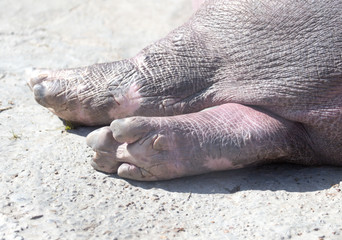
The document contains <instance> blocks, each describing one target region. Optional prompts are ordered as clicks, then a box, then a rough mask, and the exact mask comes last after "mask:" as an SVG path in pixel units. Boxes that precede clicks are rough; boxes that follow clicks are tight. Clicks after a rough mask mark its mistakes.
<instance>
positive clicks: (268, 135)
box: [87, 104, 312, 181]
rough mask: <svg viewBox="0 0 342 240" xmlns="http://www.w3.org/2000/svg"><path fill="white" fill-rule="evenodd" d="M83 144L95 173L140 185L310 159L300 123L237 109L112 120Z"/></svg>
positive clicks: (230, 106)
mask: <svg viewBox="0 0 342 240" xmlns="http://www.w3.org/2000/svg"><path fill="white" fill-rule="evenodd" d="M87 144H88V145H89V146H90V147H91V148H92V149H93V150H94V151H95V155H94V157H93V162H92V166H93V167H94V168H95V169H97V170H99V171H102V172H107V173H116V172H117V173H118V175H119V176H120V177H123V178H129V179H134V180H142V181H155V180H165V179H172V178H177V177H182V176H187V175H196V174H201V173H206V172H211V171H221V170H227V169H236V168H241V167H244V166H248V165H252V164H256V163H264V162H267V161H268V162H270V161H277V160H279V159H284V158H286V159H289V160H293V161H297V160H298V159H300V160H302V162H303V159H304V160H305V161H311V157H312V153H311V151H310V149H311V148H310V147H309V146H308V145H307V141H306V133H305V130H304V129H303V128H302V126H301V125H300V124H297V123H293V122H289V121H287V120H284V119H281V118H278V117H276V116H272V115H270V114H267V113H264V112H261V111H258V110H256V109H253V108H251V107H247V106H243V105H240V104H224V105H220V106H216V107H213V108H210V109H206V110H204V111H201V112H197V113H190V114H184V115H177V116H172V117H130V118H124V119H118V120H114V121H113V122H112V123H111V125H110V127H104V128H101V129H98V130H96V131H94V132H92V133H90V134H89V135H88V137H87Z"/></svg>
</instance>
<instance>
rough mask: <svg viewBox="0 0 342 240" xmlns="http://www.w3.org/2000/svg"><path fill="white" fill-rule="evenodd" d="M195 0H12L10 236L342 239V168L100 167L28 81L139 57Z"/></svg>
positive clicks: (7, 165) (2, 219)
mask: <svg viewBox="0 0 342 240" xmlns="http://www.w3.org/2000/svg"><path fill="white" fill-rule="evenodd" d="M191 14H192V9H191V1H189V0H162V1H158V0H144V1H134V0H125V1H122V0H121V1H119V0H111V1H108V0H97V1H95V0H86V1H85V0H59V1H44V0H20V1H10V0H2V1H0V44H1V45H0V46H1V47H0V83H1V84H0V163H1V164H0V205H1V208H0V239H1V240H2V239H6V240H7V239H18V240H20V239H44V240H47V239H342V169H341V168H337V167H302V166H295V165H287V164H281V165H267V166H262V167H255V168H249V169H243V170H235V171H226V172H219V173H212V174H207V175H202V176H195V177H188V178H182V179H176V180H172V181H164V182H152V183H144V182H135V181H127V180H123V179H120V178H118V177H117V176H116V175H106V174H103V173H99V172H96V171H94V170H93V169H92V168H91V166H90V164H89V162H90V159H91V155H92V151H91V149H89V148H88V147H87V146H86V144H85V136H86V135H87V134H88V133H89V132H90V131H91V130H93V128H78V129H76V130H71V131H65V129H64V126H63V124H62V122H61V121H60V120H59V119H58V118H57V117H56V116H54V115H52V114H51V113H50V112H49V111H48V110H46V109H45V108H43V107H41V106H40V105H38V104H37V103H36V102H35V101H34V99H33V94H32V93H31V92H30V90H29V88H28V87H27V86H26V83H25V80H26V79H25V75H24V70H25V69H26V68H28V67H47V68H62V67H77V66H84V65H88V64H93V63H97V62H106V61H114V60H117V59H121V58H126V57H131V56H134V54H136V53H137V52H138V51H139V49H141V48H143V47H144V46H146V45H147V44H149V43H152V42H153V41H155V40H157V39H158V38H160V37H162V36H164V35H165V34H167V32H168V31H170V30H172V29H173V28H175V27H177V26H179V25H180V24H182V23H183V22H184V21H186V19H187V18H189V16H190V15H191Z"/></svg>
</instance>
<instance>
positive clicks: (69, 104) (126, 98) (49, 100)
mask: <svg viewBox="0 0 342 240" xmlns="http://www.w3.org/2000/svg"><path fill="white" fill-rule="evenodd" d="M134 73H135V70H134V66H133V65H132V64H130V62H129V61H128V60H126V61H119V62H113V63H105V64H95V65H92V66H89V67H83V68H75V69H65V70H57V71H52V70H46V69H35V70H33V71H31V72H30V73H29V74H30V78H29V81H28V85H29V87H30V88H31V89H32V91H33V92H34V95H35V99H36V101H37V102H38V103H39V104H41V105H43V106H44V107H47V108H48V109H49V110H51V111H52V112H53V113H54V114H56V115H57V116H58V117H60V118H62V119H64V120H66V121H70V122H74V123H79V124H82V125H89V126H92V125H106V124H109V123H110V122H111V121H112V120H113V119H115V118H120V117H126V116H130V115H131V114H133V112H134V111H135V110H136V109H137V108H138V105H139V101H140V95H139V93H138V88H137V86H136V85H135V84H134V83H132V82H133V78H134V77H135V76H136V75H135V74H134Z"/></svg>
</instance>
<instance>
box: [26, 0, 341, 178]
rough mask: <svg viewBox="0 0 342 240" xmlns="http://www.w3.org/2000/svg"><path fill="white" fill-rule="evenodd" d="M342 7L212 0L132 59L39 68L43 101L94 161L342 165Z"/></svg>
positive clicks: (202, 166)
mask: <svg viewBox="0 0 342 240" xmlns="http://www.w3.org/2000/svg"><path fill="white" fill-rule="evenodd" d="M341 26H342V2H341V1H339V0H324V1H318V0H310V1H304V0H300V1H295V0H282V1H271V0H261V1H247V0H211V1H206V2H205V3H203V4H202V5H201V7H200V8H199V9H198V11H197V12H196V13H195V14H194V15H193V16H192V18H191V19H190V20H189V21H188V22H186V23H185V24H184V25H183V26H181V27H179V28H177V29H175V30H174V31H172V32H171V33H170V34H168V35H167V36H166V37H165V38H163V39H161V40H159V41H157V42H156V43H154V44H152V45H150V46H148V47H146V48H144V49H143V50H142V51H141V52H140V53H138V54H137V55H136V56H135V57H133V58H131V59H126V60H122V61H117V62H112V63H104V64H95V65H92V66H89V67H84V68H77V69H66V70H57V71H51V70H36V71H35V72H34V73H33V76H32V78H31V79H30V80H29V85H30V87H31V88H32V89H33V91H34V94H35V97H36V100H37V101H38V102H39V103H40V104H42V105H43V106H45V107H48V108H49V109H50V110H52V111H53V112H54V113H55V114H56V115H58V116H59V117H61V118H62V119H65V120H68V121H72V122H77V123H80V124H83V125H108V124H110V126H109V127H104V128H101V129H99V130H96V131H94V132H93V133H91V134H90V135H89V136H88V137H87V142H88V145H89V146H91V147H92V148H93V149H94V151H95V156H94V158H93V163H92V165H93V167H94V168H95V169H97V170H99V171H104V172H108V173H116V172H117V173H118V175H119V176H121V177H125V178H131V179H136V180H147V181H150V180H160V179H171V178H175V177H181V176H186V175H194V174H201V173H205V172H210V171H217V170H227V169H235V168H241V167H245V166H250V165H255V164H261V163H266V162H279V161H287V162H293V163H299V164H308V165H313V164H333V165H342V137H341V136H342V28H341Z"/></svg>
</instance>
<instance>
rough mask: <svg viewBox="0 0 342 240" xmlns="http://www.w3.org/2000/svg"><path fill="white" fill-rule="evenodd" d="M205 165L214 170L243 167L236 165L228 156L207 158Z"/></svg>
mask: <svg viewBox="0 0 342 240" xmlns="http://www.w3.org/2000/svg"><path fill="white" fill-rule="evenodd" d="M204 167H206V168H208V169H210V170H213V171H221V170H228V169H236V168H241V167H242V166H236V165H235V166H234V165H233V163H232V162H231V161H229V160H228V159H227V158H210V157H207V158H206V163H205V164H204Z"/></svg>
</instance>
